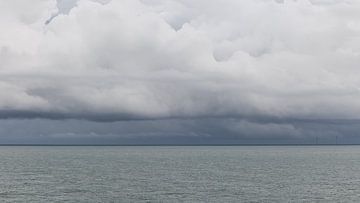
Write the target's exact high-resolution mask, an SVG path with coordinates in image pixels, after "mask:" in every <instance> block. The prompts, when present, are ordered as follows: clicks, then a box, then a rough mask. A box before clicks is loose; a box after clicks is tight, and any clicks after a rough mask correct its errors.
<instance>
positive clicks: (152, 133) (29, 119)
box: [0, 0, 360, 144]
mask: <svg viewBox="0 0 360 203" xmlns="http://www.w3.org/2000/svg"><path fill="white" fill-rule="evenodd" d="M359 11H360V1H358V0H297V1H296V0H196V1H195V0H121V1H120V0H119V1H118V0H113V1H111V0H78V1H76V0H57V1H56V0H31V1H29V0H0V144H9V143H22V144H27V143H28V144H35V143H38V144H42V143H45V144H129V143H130V144H142V143H145V144H148V143H152V144H156V143H158V144H164V143H165V144H166V143H171V144H199V143H211V144H216V143H217V144H229V143H230V144H231V143H233V144H235V143H314V142H315V139H316V137H317V138H318V139H319V141H320V142H323V143H334V142H335V139H336V137H338V139H339V142H342V143H360V133H359V132H360V120H359V119H360V12H359Z"/></svg>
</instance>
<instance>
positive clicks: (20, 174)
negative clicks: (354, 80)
mask: <svg viewBox="0 0 360 203" xmlns="http://www.w3.org/2000/svg"><path fill="white" fill-rule="evenodd" d="M0 202H360V146H257V147H255V146H231V147H219V146H191V147H184V146H179V147H173V146H172V147H159V146H152V147H133V146H132V147H124V146H118V147H90V146H89V147H43V146H33V147H4V146H3V147H0Z"/></svg>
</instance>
